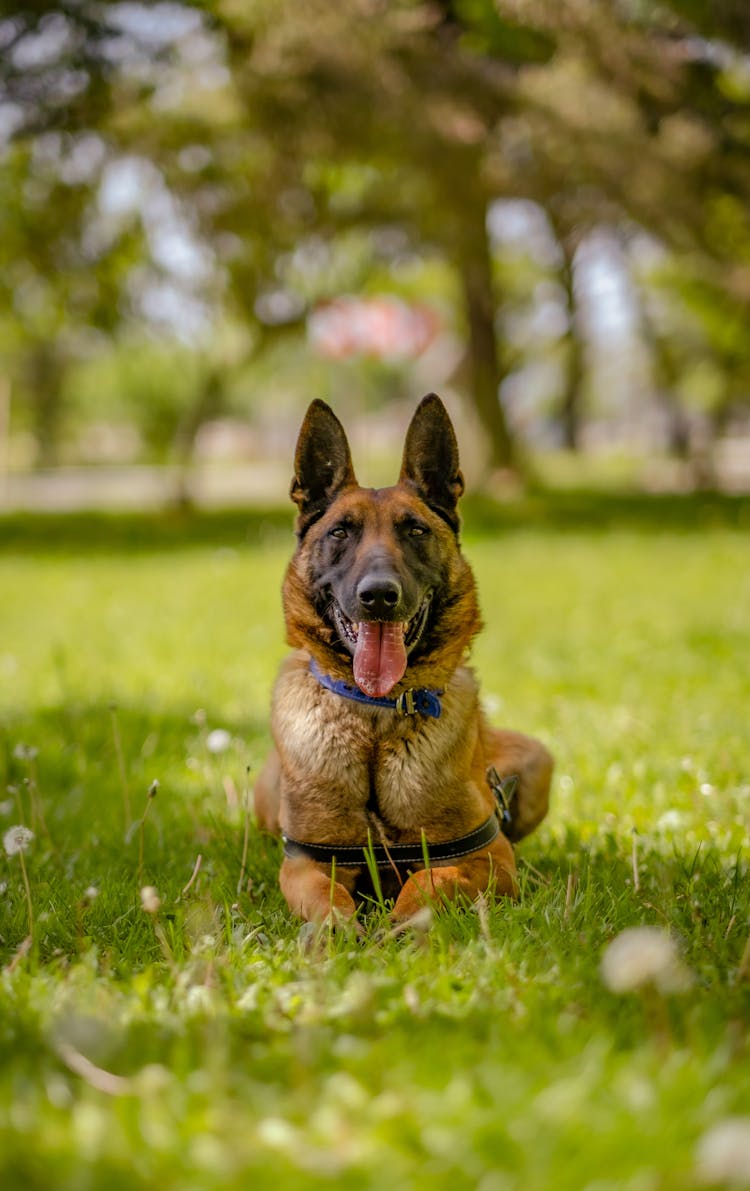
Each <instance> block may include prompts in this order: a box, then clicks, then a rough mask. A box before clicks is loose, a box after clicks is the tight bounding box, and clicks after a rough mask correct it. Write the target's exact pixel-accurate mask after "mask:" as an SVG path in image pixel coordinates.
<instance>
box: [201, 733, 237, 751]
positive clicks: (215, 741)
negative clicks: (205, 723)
mask: <svg viewBox="0 0 750 1191" xmlns="http://www.w3.org/2000/svg"><path fill="white" fill-rule="evenodd" d="M231 743H232V737H231V736H230V735H229V733H228V732H227V730H226V728H214V730H213V732H209V734H208V736H207V737H206V748H207V749H208V751H209V753H225V752H226V751H227V749H228V748H229V746H230V745H231Z"/></svg>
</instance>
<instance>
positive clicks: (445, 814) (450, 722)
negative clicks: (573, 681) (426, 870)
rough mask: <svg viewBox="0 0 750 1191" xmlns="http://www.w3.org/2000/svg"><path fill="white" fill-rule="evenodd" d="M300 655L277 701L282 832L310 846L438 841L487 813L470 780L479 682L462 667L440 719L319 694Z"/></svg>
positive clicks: (288, 668)
mask: <svg viewBox="0 0 750 1191" xmlns="http://www.w3.org/2000/svg"><path fill="white" fill-rule="evenodd" d="M308 663H309V659H308V655H307V654H306V653H305V652H303V651H300V652H298V653H296V654H293V655H291V656H290V657H289V658H288V659H287V660H286V662H285V663H284V665H283V666H282V669H281V673H280V674H279V678H278V680H277V683H276V688H275V692H274V701H273V733H274V737H275V740H276V745H277V748H278V750H279V754H280V758H281V772H282V777H281V825H282V828H283V830H284V831H285V832H286V833H288V834H289V835H292V836H294V837H296V838H301V839H306V840H308V841H310V842H316V841H317V842H321V843H328V842H335V843H340V844H345V843H349V842H351V843H361V841H362V839H363V838H366V836H367V829H368V827H369V828H370V830H371V831H372V834H373V839H374V841H375V842H380V838H382V836H385V838H386V839H387V841H388V842H390V843H399V842H405V841H412V840H414V839H415V838H416V839H417V840H418V839H419V837H420V831H421V829H422V828H423V827H429V829H430V838H431V839H432V840H433V841H438V840H440V839H449V838H451V837H452V836H454V835H458V834H461V833H462V832H464V831H469V830H471V829H472V828H473V827H474V826H476V825H477V824H478V823H479V822H481V820H482V818H484V816H485V815H486V813H487V811H486V797H487V795H486V791H484V790H482V789H481V787H480V785H479V784H478V783H475V782H474V781H472V776H473V773H472V771H473V770H474V769H475V768H476V762H475V758H476V754H477V746H478V735H479V728H478V724H479V716H478V712H477V701H478V695H477V684H476V680H475V678H474V675H473V673H472V671H471V670H470V669H469V668H467V667H460V668H459V669H458V670H457V671H456V673H455V674H454V676H453V678H452V679H451V682H450V684H449V685H448V688H447V689H446V691H445V693H444V695H443V698H442V714H441V716H440V718H439V719H431V718H426V717H423V716H420V715H416V716H401V715H399V714H397V713H396V712H393V711H390V710H383V711H381V710H378V709H377V708H372V707H368V706H363V705H361V704H357V703H354V702H352V701H350V700H347V699H345V698H342V697H341V696H340V695H337V694H335V693H334V692H332V691H329V690H326V689H325V688H324V687H322V686H320V684H319V683H318V682H317V680H316V679H315V678H314V677H313V675H312V674H311V673H310V671H309V668H308Z"/></svg>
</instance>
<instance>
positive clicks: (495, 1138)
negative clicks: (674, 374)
mask: <svg viewBox="0 0 750 1191" xmlns="http://www.w3.org/2000/svg"><path fill="white" fill-rule="evenodd" d="M560 499H561V509H560V510H559V511H558V513H557V514H556V513H555V506H554V505H552V506H550V505H549V504H548V503H546V504H545V503H544V502H542V501H541V499H540V498H539V502H538V504H537V505H536V506H534V505H532V506H531V507H530V509H529V516H528V518H526V519H525V520H524V519H522V520H520V521H517V522H516V525H515V528H516V530H519V531H520V532H508V531H507V530H506V532H502V531H498V525H505V526H506V527H508V529H509V528H510V527H511V526H512V524H513V522H512V515H511V513H509V511H508V510H506V511H505V512H503V511H502V510H500V511H498V510H495V511H494V512H493V510H492V509H490V508H489V507H486V508H484V509H480V508H475V509H474V510H470V511H469V513H468V515H467V520H468V525H467V532H466V539H467V545H466V549H467V553H468V555H469V556H470V558H471V560H472V562H473V564H474V565H475V568H476V571H477V575H478V579H479V586H480V593H481V596H482V605H483V609H484V615H485V620H486V622H487V627H486V629H485V631H484V633H483V634H482V636H481V637H480V639H479V641H478V643H477V647H476V651H475V657H474V660H475V663H476V666H477V668H478V670H479V672H480V675H481V678H482V684H483V690H484V692H485V697H486V699H487V702H488V705H489V708H490V710H491V714H492V717H493V719H495V720H496V722H503V723H507V724H509V725H512V726H517V727H520V728H524V729H527V730H529V731H532V732H536V733H538V734H539V735H541V736H542V737H543V738H544V739H546V740H547V741H548V742H549V743H550V744H551V746H552V748H553V750H554V751H555V753H556V756H557V777H556V782H555V789H554V802H553V810H552V813H551V815H550V818H549V819H548V821H547V822H546V823H545V824H544V825H543V826H542V828H541V829H540V831H539V832H538V833H537V834H536V835H535V836H533V837H532V838H531V839H530V840H528V841H527V842H526V843H525V844H524V845H523V846H522V847H521V848H520V865H521V873H522V883H523V896H522V898H521V900H520V901H519V902H518V903H516V904H514V905H510V904H506V903H499V904H496V905H494V904H489V905H487V906H486V907H482V908H481V909H480V911H479V912H477V910H476V909H469V910H457V909H454V910H450V911H447V912H444V913H442V914H440V915H439V916H437V918H436V920H435V922H434V924H433V926H432V928H431V929H430V930H429V931H427V932H424V931H423V932H421V933H420V932H417V933H410V932H406V933H402V934H398V935H395V936H394V935H393V934H392V933H391V932H390V927H389V924H388V922H387V919H385V918H384V916H383V915H382V913H381V912H379V911H377V910H375V911H373V912H372V913H371V914H370V916H369V917H368V919H367V922H366V934H365V939H364V942H358V941H357V940H356V939H354V938H353V937H352V936H350V935H348V934H346V933H341V934H336V935H329V934H328V932H327V931H322V932H320V933H319V934H316V932H308V931H302V932H300V931H299V927H298V924H296V923H294V922H293V921H291V919H290V917H289V915H288V913H287V910H286V907H285V905H284V902H283V899H282V898H281V895H280V892H279V890H278V887H277V879H276V875H277V869H278V861H279V847H278V844H277V843H276V842H275V841H272V840H269V839H266V838H264V837H262V836H260V835H259V834H258V833H257V832H256V831H255V829H254V828H252V829H251V831H250V835H249V854H248V864H247V869H246V872H247V874H248V875H249V876H250V878H251V881H250V882H249V883H245V882H243V885H242V887H241V888H240V889H239V891H238V881H239V878H240V873H241V856H242V839H243V832H244V816H243V812H242V808H241V799H242V795H243V790H244V787H245V782H246V767H247V766H250V768H251V770H252V771H253V772H256V771H257V768H258V766H259V764H260V763H261V761H262V758H263V755H264V752H265V749H266V747H267V745H268V699H269V692H270V686H271V683H272V680H273V675H274V671H275V667H276V664H277V661H278V659H279V658H280V656H281V655H282V653H283V648H284V647H283V642H282V626H281V616H280V609H279V596H278V587H279V582H280V578H281V574H282V570H283V566H284V563H285V559H286V557H287V555H288V552H289V549H290V546H291V540H290V539H291V533H290V531H289V530H287V532H286V533H285V534H284V536H283V538H282V537H280V536H279V531H278V529H279V527H278V523H277V524H276V527H275V528H274V526H273V524H272V525H271V526H270V527H269V526H268V525H266V526H265V528H264V526H263V522H262V521H261V520H259V519H254V518H250V519H248V520H247V522H245V523H243V521H242V519H241V518H240V517H239V516H237V517H227V516H225V517H224V518H218V517H213V518H211V517H208V518H206V519H205V520H204V521H198V522H195V523H193V522H190V521H187V522H186V521H184V520H183V521H181V522H176V523H169V522H164V521H152V520H145V521H142V522H139V521H138V520H137V519H134V518H124V519H119V520H118V519H109V520H108V519H106V518H105V519H99V520H98V521H95V520H92V519H89V520H88V521H87V520H85V519H78V520H77V521H74V522H72V523H70V524H67V523H66V522H65V521H64V520H63V521H62V522H60V521H58V522H57V523H56V524H57V529H56V530H54V529H53V528H52V527H51V526H49V525H46V526H45V523H42V522H40V521H28V522H27V523H26V524H25V526H24V525H21V524H20V523H16V525H15V529H14V526H13V524H5V525H3V526H2V527H0V528H2V533H3V540H4V542H5V548H4V550H3V553H2V556H0V590H2V592H3V595H2V616H1V617H0V670H1V672H2V678H3V681H2V683H1V684H0V779H2V785H3V788H4V787H5V786H6V785H9V786H11V787H13V790H12V791H11V792H10V793H9V794H7V795H5V794H4V795H3V799H4V800H5V799H6V798H7V799H8V800H9V801H10V806H8V805H6V804H5V802H3V808H2V812H3V830H5V829H6V827H7V826H8V825H10V824H11V823H15V822H18V821H20V814H21V813H23V816H24V818H25V819H26V821H27V822H28V823H29V824H30V825H33V826H34V828H35V830H36V839H35V841H34V843H33V845H32V847H31V849H30V850H29V852H28V853H27V854H26V859H27V864H28V870H29V876H30V886H31V893H32V899H33V908H34V914H35V920H36V926H35V932H34V944H33V947H32V950H31V952H30V953H29V954H28V955H27V956H26V957H25V958H18V959H17V960H16V961H15V963H14V961H13V957H14V955H15V953H16V948H17V946H18V944H19V943H20V942H21V941H22V939H23V938H24V935H25V934H26V930H27V925H26V908H25V900H24V896H23V887H22V882H21V877H20V872H19V866H18V864H17V863H16V861H17V857H13V856H10V857H5V856H4V855H3V856H0V868H2V869H3V870H4V871H3V872H2V873H0V878H1V880H2V882H3V883H4V884H5V886H6V887H5V888H4V889H3V892H2V894H1V895H0V934H1V935H2V953H3V960H4V962H5V963H6V964H8V963H10V964H11V969H12V970H11V969H9V968H7V967H6V969H5V971H4V972H3V973H2V980H1V981H0V1005H1V1007H2V1012H0V1023H1V1024H0V1089H1V1091H0V1098H1V1100H2V1103H3V1104H4V1105H5V1106H6V1111H5V1113H4V1116H3V1117H2V1118H1V1119H0V1134H1V1136H2V1143H3V1144H2V1149H1V1150H0V1168H2V1170H3V1174H4V1176H5V1181H6V1182H8V1184H9V1185H19V1186H20V1185H24V1186H30V1187H32V1188H40V1191H41V1188H47V1187H49V1186H51V1185H54V1186H55V1187H60V1188H62V1189H68V1188H69V1189H70V1191H73V1189H74V1188H79V1187H82V1186H90V1187H98V1186H103V1185H105V1184H106V1185H107V1186H108V1187H114V1188H120V1187H122V1188H123V1191H124V1189H125V1188H133V1187H136V1188H143V1189H146V1188H156V1187H163V1188H174V1189H175V1191H177V1189H178V1188H180V1189H182V1188H185V1187H191V1188H195V1189H196V1191H198V1189H201V1191H202V1189H204V1188H217V1189H218V1188H219V1187H221V1188H224V1189H226V1188H235V1187H236V1188H239V1187H244V1186H247V1184H248V1181H249V1180H251V1181H252V1182H253V1183H254V1185H257V1186H259V1187H269V1188H270V1187H272V1186H278V1185H279V1183H280V1182H283V1183H287V1184H289V1185H294V1186H300V1187H311V1188H313V1187H321V1186H323V1185H326V1186H334V1187H338V1186H341V1187H344V1186H351V1185H352V1184H353V1182H354V1181H356V1182H357V1183H358V1184H359V1185H361V1186H364V1187H370V1188H385V1187H393V1186H399V1187H417V1186H424V1184H425V1180H427V1181H429V1183H430V1185H434V1186H435V1187H438V1188H443V1187H445V1188H448V1187H449V1186H450V1187H467V1188H468V1187H476V1186H482V1187H493V1188H494V1187H501V1188H505V1187H507V1188H512V1189H515V1188H518V1189H519V1191H520V1189H521V1188H524V1189H529V1191H536V1189H538V1191H546V1189H547V1188H549V1187H550V1186H552V1185H554V1186H555V1187H560V1188H561V1191H567V1189H570V1191H579V1189H580V1188H581V1187H583V1186H590V1185H592V1184H594V1183H597V1184H601V1183H602V1182H603V1181H604V1182H606V1183H608V1184H612V1185H618V1186H633V1187H635V1186H638V1187H653V1188H659V1189H666V1191H684V1189H686V1188H693V1187H697V1186H698V1185H699V1175H698V1172H697V1162H698V1159H697V1146H698V1144H699V1141H700V1138H701V1137H702V1136H703V1135H704V1133H705V1131H706V1130H707V1129H709V1128H710V1127H711V1126H712V1125H714V1124H715V1123H716V1122H717V1121H720V1120H722V1119H724V1118H726V1117H728V1116H732V1115H735V1114H743V1113H746V1112H747V1103H748V1094H749V1093H750V1065H749V1064H748V1056H747V1051H746V1048H745V1047H744V1045H743V1043H742V1028H743V1027H742V1022H743V1021H744V1020H745V1019H746V1017H747V1013H748V1010H750V999H749V997H750V994H749V992H748V983H747V972H745V978H744V979H743V978H742V977H741V975H740V971H739V969H740V964H741V958H742V954H743V948H744V946H745V942H746V938H747V932H748V926H749V925H750V894H749V890H750V884H749V883H748V877H747V855H746V805H745V804H746V800H747V725H746V714H745V709H746V707H747V705H748V698H749V697H750V689H749V685H748V675H747V668H746V667H745V666H743V665H742V664H741V659H743V658H744V657H746V656H747V655H748V651H749V649H750V621H749V620H748V613H747V609H748V607H750V599H749V598H748V597H749V596H750V591H748V587H747V583H748V581H747V567H746V565H745V555H746V526H745V528H744V529H743V528H742V518H743V517H746V512H747V510H746V506H745V507H744V512H743V508H742V506H741V505H740V504H739V503H735V504H732V503H731V502H716V501H712V500H710V499H708V498H705V500H704V499H701V500H694V501H688V502H681V503H680V502H668V504H667V505H666V506H662V505H659V504H657V505H652V506H649V507H648V508H647V507H646V506H645V503H644V504H642V505H638V504H637V503H636V506H635V507H631V509H630V511H629V512H628V511H627V507H626V505H622V504H620V505H618V504H617V503H616V502H614V501H610V502H609V503H608V502H607V501H606V500H604V501H603V503H602V505H601V507H592V505H591V503H590V502H589V504H588V505H586V504H585V503H584V502H583V500H582V498H581V497H580V496H576V495H575V494H571V495H569V496H567V497H565V496H563V497H561V498H560ZM576 509H578V514H577V515H576ZM587 509H588V513H587ZM566 510H567V511H566ZM649 510H650V511H649ZM664 510H666V511H667V513H668V517H665V516H664ZM556 515H557V517H558V519H559V522H560V524H561V525H564V524H565V519H566V517H567V518H568V523H567V532H565V533H561V532H560V530H559V529H558V528H555V527H554V526H553V521H554V519H555V516H556ZM286 516H287V519H288V514H287V515H286ZM604 524H607V525H608V527H609V528H608V532H607V533H606V534H604V533H602V532H600V530H601V528H603V526H604ZM667 526H669V527H670V528H667ZM491 527H492V532H490V529H491ZM645 529H648V532H643V531H644V530H645ZM480 530H481V532H480ZM675 530H678V531H679V532H674V531H675ZM19 532H20V533H21V534H22V536H21V537H19V536H18V533H19ZM170 542H171V543H172V548H171V549H169V550H161V549H155V548H154V547H156V546H162V545H168V544H169V543H170ZM51 591H53V592H54V616H51V615H50V613H49V608H50V603H49V601H50V592H51ZM113 705H114V707H115V710H113V709H112V708H113ZM115 727H116V730H117V732H118V733H119V738H120V741H121V747H122V756H123V758H124V763H125V770H126V780H127V787H128V794H129V799H130V802H131V806H132V818H133V819H134V820H137V819H138V818H139V817H140V816H141V815H142V814H143V813H144V810H145V806H146V792H147V790H148V787H149V785H150V783H151V782H152V780H153V779H154V778H158V780H159V782H160V786H159V789H158V793H157V795H156V797H155V799H153V800H152V801H151V805H150V809H149V812H148V818H147V820H146V822H145V824H144V829H143V869H142V872H141V873H140V875H139V872H138V866H139V859H138V857H139V833H138V831H137V830H135V831H131V832H130V833H128V832H127V831H126V822H125V819H126V811H125V803H124V798H123V792H122V783H121V778H120V774H119V766H118V757H117V746H116V739H115ZM217 728H221V729H224V730H225V731H226V732H227V733H228V734H229V740H228V746H227V747H226V749H225V751H222V752H212V751H211V747H210V745H211V738H210V733H211V731H213V730H214V729H217ZM223 743H227V742H226V741H224V742H223ZM34 749H38V755H36V756H35V755H34V754H33V750H34ZM42 817H43V822H42ZM634 831H635V833H636V834H635V835H634ZM198 854H200V855H201V856H202V865H201V868H200V870H199V872H198V874H197V876H196V878H195V880H194V881H193V883H192V885H191V886H190V888H189V889H187V890H186V889H185V886H186V885H187V884H188V881H189V879H190V876H191V873H192V871H193V868H194V864H195V861H196V857H197V855H198ZM634 855H635V864H636V867H634V860H633V857H634ZM636 873H637V882H636V881H635V877H636ZM145 884H151V885H154V886H156V888H157V889H158V893H159V896H160V897H161V903H162V904H161V907H160V909H159V911H158V913H157V914H156V915H149V914H147V913H145V912H144V911H143V909H142V908H141V904H140V899H139V892H138V891H139V886H141V885H145ZM91 885H94V886H95V887H96V888H97V889H98V896H97V897H96V898H95V899H93V900H92V899H91V898H90V896H89V897H88V898H87V897H85V896H84V895H85V892H86V890H87V888H88V887H89V886H91ZM640 923H649V924H653V925H658V926H662V927H664V928H666V929H667V930H668V931H669V932H670V933H671V935H672V936H673V937H674V938H675V939H676V940H677V941H678V943H679V946H680V948H681V952H682V955H683V958H684V961H685V963H686V964H687V965H688V966H689V968H690V970H691V971H692V973H693V974H694V983H693V985H692V987H691V988H690V990H689V991H688V992H686V993H683V994H679V995H675V996H672V997H667V998H662V997H660V996H659V995H657V994H655V993H653V995H652V992H653V990H652V992H649V990H648V989H645V990H644V992H643V994H642V995H639V994H637V993H634V994H628V995H624V996H616V995H615V994H613V993H611V992H609V991H607V989H605V988H604V986H603V984H602V981H601V978H600V974H599V962H600V958H601V955H602V951H603V949H604V947H605V946H606V945H607V943H608V942H609V940H611V939H612V938H613V937H614V936H615V935H616V934H617V933H618V932H619V931H621V930H623V929H624V928H626V927H629V926H632V925H635V924H640ZM81 1056H83V1058H84V1059H85V1060H88V1065H87V1064H86V1063H84V1064H83V1065H81V1062H80V1059H81Z"/></svg>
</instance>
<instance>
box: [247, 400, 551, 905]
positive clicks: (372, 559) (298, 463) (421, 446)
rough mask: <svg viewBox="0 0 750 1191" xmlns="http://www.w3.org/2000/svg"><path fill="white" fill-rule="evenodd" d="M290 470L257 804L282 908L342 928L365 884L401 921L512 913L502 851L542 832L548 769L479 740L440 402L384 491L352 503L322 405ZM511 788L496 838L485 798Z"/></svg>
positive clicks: (474, 620) (497, 743)
mask: <svg viewBox="0 0 750 1191" xmlns="http://www.w3.org/2000/svg"><path fill="white" fill-rule="evenodd" d="M294 467H295V471H294V480H293V482H292V489H291V497H292V500H293V501H294V502H295V503H296V505H297V508H298V517H297V538H298V544H297V549H296V552H295V554H294V556H293V557H292V560H291V562H290V564H289V568H288V570H287V573H286V578H285V580H284V588H283V593H284V614H285V618H286V630H287V639H288V641H289V644H290V645H291V646H293V647H294V652H293V653H292V654H290V655H289V657H287V659H286V660H285V661H284V663H283V664H282V667H281V671H280V673H279V676H278V679H277V681H276V686H275V690H274V696H273V713H272V727H273V737H274V742H275V748H274V749H273V751H272V752H271V754H270V756H269V757H268V759H267V761H266V763H265V765H264V767H263V770H262V771H261V773H260V775H259V777H258V781H257V784H256V787H255V807H256V813H257V817H258V821H259V823H260V825H261V826H262V827H264V828H266V829H267V830H269V831H274V832H278V831H279V830H281V832H282V833H283V837H284V851H285V857H284V861H283V863H282V866H281V875H280V882H281V888H282V891H283V893H284V896H285V897H286V899H287V901H288V903H289V906H290V908H291V909H292V910H293V911H294V913H295V914H298V915H299V916H300V917H301V918H304V919H307V920H311V921H320V920H323V919H325V918H327V917H329V916H331V915H332V916H333V917H339V916H343V917H345V918H348V917H351V915H353V914H354V912H355V909H356V901H355V899H356V898H357V895H358V894H360V893H364V892H368V891H369V892H372V887H373V882H374V884H375V886H376V887H377V885H380V889H381V892H382V894H383V895H384V896H385V897H395V905H394V907H393V916H394V918H399V919H400V918H406V917H409V916H410V915H411V914H413V913H414V912H415V911H417V910H418V909H419V908H420V907H421V906H422V905H423V904H424V903H425V901H426V900H429V899H432V898H435V897H440V896H442V897H449V898H453V897H456V896H458V897H461V896H463V897H466V898H474V897H476V895H477V894H479V893H480V892H482V891H486V890H488V889H490V890H495V891H496V892H498V893H503V894H511V895H512V894H513V893H514V892H515V888H516V879H515V874H516V866H515V861H514V857H513V848H512V846H511V842H510V841H511V840H516V839H520V838H521V837H522V836H524V835H526V834H527V833H528V832H529V831H531V830H532V828H534V827H535V826H536V825H537V823H539V821H540V820H541V819H542V818H543V817H544V815H545V814H546V811H547V801H548V795H549V784H550V777H551V773H552V758H551V757H550V755H549V753H548V752H547V750H546V749H545V748H544V747H543V745H541V744H540V743H539V742H538V741H536V740H533V739H531V738H530V737H528V736H523V735H521V734H520V733H517V732H508V731H500V730H498V729H495V728H491V727H490V726H489V725H488V724H487V722H486V720H485V718H484V715H483V713H482V710H481V708H480V704H479V693H478V686H477V680H476V678H475V676H474V673H473V671H472V670H471V669H470V668H469V667H468V666H467V665H466V656H467V653H468V649H469V646H470V644H471V641H472V638H473V637H474V636H475V634H476V633H477V632H478V630H479V628H480V626H481V621H480V615H479V608H478V606H477V598H476V590H475V585H474V577H473V575H472V572H471V569H470V568H469V565H468V563H467V562H466V560H465V559H464V557H463V556H462V554H461V550H460V547H459V540H458V530H459V523H458V517H457V514H456V504H457V501H458V499H459V497H460V496H461V493H462V492H463V487H464V484H463V477H462V475H461V471H460V469H459V461H458V448H457V445H456V437H455V434H454V431H453V426H452V425H451V422H450V419H449V417H448V414H447V413H446V410H445V407H444V405H443V403H442V401H441V400H440V398H439V397H436V396H435V395H434V394H431V395H430V396H428V397H425V398H424V400H423V401H422V402H421V404H420V405H419V407H418V409H417V411H416V413H415V415H414V418H413V420H412V422H411V425H410V427H409V430H408V433H407V437H406V445H405V447H404V456H403V463H402V466H401V475H400V476H399V481H398V483H397V484H396V485H395V486H394V487H392V488H377V489H372V488H361V487H360V486H359V484H358V483H357V480H356V478H355V475H354V470H353V468H352V461H351V455H350V452H349V444H348V442H347V439H346V435H345V433H344V430H343V427H342V426H341V423H340V422H339V420H338V419H337V418H336V416H335V414H334V413H333V411H332V410H331V409H330V408H329V407H328V406H327V405H326V404H325V403H324V402H322V401H314V402H313V403H312V405H311V406H310V408H309V410H308V411H307V416H306V417H305V421H304V423H303V425H302V429H301V431H300V435H299V440H298V442H297V450H296V455H295V463H294ZM493 768H494V770H495V771H496V773H495V774H493V775H492V778H491V780H492V785H490V782H489V781H488V777H487V774H488V772H490V773H491V774H492V769H493ZM510 775H514V777H515V778H516V779H517V780H516V781H514V785H515V787H516V789H515V796H514V798H513V802H512V804H511V806H510V808H509V809H508V808H506V807H501V809H502V810H504V818H505V822H504V823H503V822H502V818H503V816H502V815H501V814H500V813H499V810H498V803H497V801H496V796H497V795H498V794H500V795H501V801H502V790H503V779H506V778H508V777H509V776H510ZM493 786H494V792H493ZM501 827H502V830H501ZM365 848H367V854H365V851H364V849H365ZM373 865H375V866H376V869H377V873H378V875H379V879H377V878H374V877H373Z"/></svg>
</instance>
